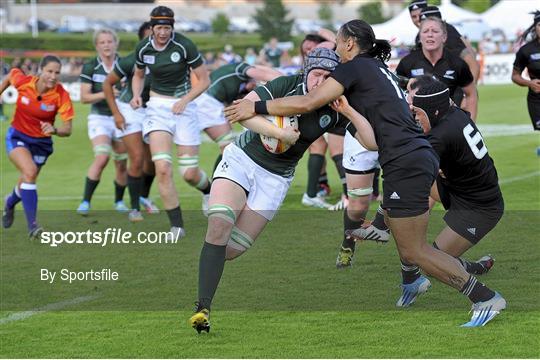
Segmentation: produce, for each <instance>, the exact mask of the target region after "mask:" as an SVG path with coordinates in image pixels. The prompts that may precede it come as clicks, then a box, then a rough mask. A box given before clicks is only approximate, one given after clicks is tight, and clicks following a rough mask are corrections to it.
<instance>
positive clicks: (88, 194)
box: [83, 177, 99, 202]
mask: <svg viewBox="0 0 540 360" xmlns="http://www.w3.org/2000/svg"><path fill="white" fill-rule="evenodd" d="M98 184H99V180H92V179H90V178H88V177H87V178H86V181H85V184H84V194H83V201H88V202H90V201H91V200H92V195H94V191H96V188H97V186H98Z"/></svg>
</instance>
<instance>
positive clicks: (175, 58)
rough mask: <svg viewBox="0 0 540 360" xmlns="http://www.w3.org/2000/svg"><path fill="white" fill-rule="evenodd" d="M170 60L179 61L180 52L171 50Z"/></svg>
mask: <svg viewBox="0 0 540 360" xmlns="http://www.w3.org/2000/svg"><path fill="white" fill-rule="evenodd" d="M171 61H172V62H174V63H177V62H179V61H180V54H179V53H178V52H176V51H175V52H173V53H172V54H171Z"/></svg>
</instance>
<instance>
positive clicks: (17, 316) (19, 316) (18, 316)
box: [0, 295, 99, 325]
mask: <svg viewBox="0 0 540 360" xmlns="http://www.w3.org/2000/svg"><path fill="white" fill-rule="evenodd" d="M98 297H99V296H97V295H90V296H81V297H77V298H75V299H71V300H66V301H60V302H57V303H52V304H48V305H45V306H43V307H40V308H37V309H34V310H29V311H21V312H17V313H13V314H10V315H8V316H6V317H4V318H1V319H0V325H3V324H7V323H10V322H13V321H19V320H24V319H27V318H29V317H30V316H34V315H38V314H42V313H45V312H48V311H54V310H60V309H63V308H65V307H68V306H72V305H77V304H80V303H83V302H87V301H92V300H94V299H97V298H98Z"/></svg>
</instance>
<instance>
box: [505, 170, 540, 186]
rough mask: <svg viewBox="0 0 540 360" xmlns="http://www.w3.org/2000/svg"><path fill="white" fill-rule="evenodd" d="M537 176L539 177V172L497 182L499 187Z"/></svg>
mask: <svg viewBox="0 0 540 360" xmlns="http://www.w3.org/2000/svg"><path fill="white" fill-rule="evenodd" d="M537 176H540V171H533V172H531V173H528V174H524V175H520V176H514V177H510V178H506V179H502V180H500V181H499V185H504V184H510V183H513V182H516V181H521V180H525V179H528V178H532V177H537Z"/></svg>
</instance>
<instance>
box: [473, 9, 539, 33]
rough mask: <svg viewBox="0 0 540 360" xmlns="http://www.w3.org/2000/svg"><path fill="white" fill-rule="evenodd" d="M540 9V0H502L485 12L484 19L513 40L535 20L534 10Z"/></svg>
mask: <svg viewBox="0 0 540 360" xmlns="http://www.w3.org/2000/svg"><path fill="white" fill-rule="evenodd" d="M535 10H540V1H538V0H501V1H500V2H499V3H497V4H496V5H495V6H493V7H492V8H491V9H489V10H487V11H486V12H484V13H483V14H482V15H481V16H482V19H483V20H484V21H485V22H486V23H487V24H488V25H489V26H491V27H492V28H500V29H502V30H503V31H504V33H505V34H506V36H507V37H508V38H509V39H511V40H513V39H515V38H516V35H517V34H518V33H519V32H522V31H523V30H525V29H526V28H527V27H529V26H530V25H531V24H532V22H533V16H532V15H531V14H529V13H530V12H532V11H535Z"/></svg>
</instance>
